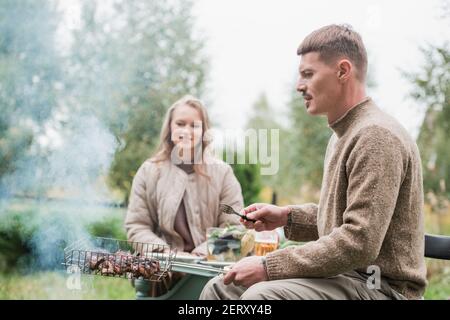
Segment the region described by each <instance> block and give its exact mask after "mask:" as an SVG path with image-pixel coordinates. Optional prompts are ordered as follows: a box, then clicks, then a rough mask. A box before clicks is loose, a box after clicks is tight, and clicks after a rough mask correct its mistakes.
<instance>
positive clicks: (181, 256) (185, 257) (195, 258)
mask: <svg viewBox="0 0 450 320" xmlns="http://www.w3.org/2000/svg"><path fill="white" fill-rule="evenodd" d="M158 257H162V258H163V259H167V258H168V257H169V254H168V253H160V254H158ZM204 259H206V258H205V257H199V256H194V255H190V254H181V253H177V255H176V256H175V258H174V259H173V260H175V261H182V262H193V261H201V260H204Z"/></svg>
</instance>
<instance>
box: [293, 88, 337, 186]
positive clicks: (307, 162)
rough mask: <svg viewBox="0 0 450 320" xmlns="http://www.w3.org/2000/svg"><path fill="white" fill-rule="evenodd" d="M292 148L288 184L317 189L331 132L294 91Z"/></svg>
mask: <svg viewBox="0 0 450 320" xmlns="http://www.w3.org/2000/svg"><path fill="white" fill-rule="evenodd" d="M289 110H290V119H292V121H291V124H290V128H291V136H290V139H289V145H290V149H291V154H290V159H289V172H290V175H291V176H292V177H293V178H294V179H295V181H293V182H291V185H295V186H296V187H297V188H300V187H306V188H307V189H309V190H312V191H318V190H320V187H321V183H322V175H323V161H324V157H325V151H326V147H327V144H328V140H329V139H330V136H331V133H332V132H331V131H330V129H329V128H328V125H327V120H326V118H325V117H317V116H311V115H309V114H308V112H307V111H306V107H305V104H304V101H303V98H302V97H301V95H300V94H299V93H298V92H296V91H294V92H293V93H292V96H291V100H290V102H289Z"/></svg>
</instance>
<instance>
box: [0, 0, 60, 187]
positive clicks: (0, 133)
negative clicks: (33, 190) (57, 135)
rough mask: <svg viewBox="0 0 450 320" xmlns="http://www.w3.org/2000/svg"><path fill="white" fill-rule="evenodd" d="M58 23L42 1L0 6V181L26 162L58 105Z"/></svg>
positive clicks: (50, 6)
mask: <svg viewBox="0 0 450 320" xmlns="http://www.w3.org/2000/svg"><path fill="white" fill-rule="evenodd" d="M58 19H59V14H58V13H57V11H56V9H55V7H54V5H53V4H52V3H51V2H49V1H46V0H40V1H36V0H4V1H1V2H0V108H1V112H0V178H2V177H4V176H5V175H7V174H10V173H12V172H13V171H14V170H16V169H17V163H18V161H19V159H23V158H26V157H27V155H28V154H29V152H30V147H31V146H32V144H33V142H34V141H35V139H36V137H37V136H39V135H40V134H42V133H43V132H44V130H45V129H44V128H45V126H44V124H45V123H46V121H47V120H48V119H49V118H50V117H51V115H52V112H53V111H54V109H55V108H56V107H57V105H58V103H57V99H58V88H60V86H61V82H60V76H61V74H60V69H59V65H60V64H59V63H60V58H59V55H58V53H57V50H56V49H55V34H56V30H57V28H56V27H57V24H58V21H59V20H58ZM34 146H35V149H36V151H35V152H37V153H38V152H39V145H38V144H34ZM10 187H11V186H9V188H8V189H10Z"/></svg>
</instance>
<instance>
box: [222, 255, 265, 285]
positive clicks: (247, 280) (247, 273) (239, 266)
mask: <svg viewBox="0 0 450 320" xmlns="http://www.w3.org/2000/svg"><path fill="white" fill-rule="evenodd" d="M267 280H269V277H268V275H267V272H266V268H265V267H264V264H263V257H259V256H251V257H247V258H243V259H241V260H240V261H239V262H237V263H236V264H234V265H233V267H232V268H231V269H230V271H228V272H227V273H226V274H225V276H224V278H223V283H225V284H226V285H229V284H230V283H234V284H235V285H237V286H244V287H246V288H249V287H251V286H252V285H254V284H255V283H258V282H261V281H267Z"/></svg>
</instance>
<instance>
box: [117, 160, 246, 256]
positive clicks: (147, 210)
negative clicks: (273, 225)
mask: <svg viewBox="0 0 450 320" xmlns="http://www.w3.org/2000/svg"><path fill="white" fill-rule="evenodd" d="M205 172H206V174H207V175H208V176H209V177H210V179H208V178H207V177H204V176H202V175H199V174H197V173H192V174H187V173H186V172H184V171H183V170H182V169H180V168H178V167H177V166H176V165H174V164H172V163H171V162H170V161H164V162H158V163H156V162H151V161H150V160H147V161H145V162H144V163H143V164H142V165H141V167H140V168H139V170H138V171H137V173H136V175H135V177H134V179H133V185H132V188H131V194H130V203H129V205H128V211H127V215H126V218H125V228H126V231H127V235H128V239H129V240H130V241H136V242H144V243H152V244H168V245H170V246H171V247H172V248H176V249H177V250H181V251H182V250H183V247H184V243H183V239H182V238H181V236H180V235H179V234H178V233H177V232H176V231H175V230H174V222H175V216H176V214H177V211H178V207H179V206H180V204H181V201H182V200H184V203H185V208H186V216H187V220H188V224H189V228H190V231H191V234H192V239H193V241H194V244H195V246H196V249H194V252H201V253H204V254H206V243H205V240H206V229H207V228H209V227H224V226H226V225H227V224H239V217H237V216H234V215H227V214H225V213H221V212H220V211H219V203H226V204H228V205H231V206H232V207H234V208H235V209H236V210H241V209H242V208H243V199H242V192H241V186H240V184H239V182H238V181H237V179H236V177H235V176H234V173H233V170H232V169H231V167H230V166H229V165H228V164H226V163H224V162H223V161H220V160H217V159H210V160H209V161H208V164H206V165H205Z"/></svg>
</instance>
